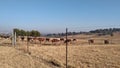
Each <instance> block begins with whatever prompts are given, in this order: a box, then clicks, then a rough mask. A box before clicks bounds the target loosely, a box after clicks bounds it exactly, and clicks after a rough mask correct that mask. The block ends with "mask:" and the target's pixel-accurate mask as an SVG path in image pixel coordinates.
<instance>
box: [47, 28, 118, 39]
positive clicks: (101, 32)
mask: <svg viewBox="0 0 120 68" xmlns="http://www.w3.org/2000/svg"><path fill="white" fill-rule="evenodd" d="M114 32H120V28H108V29H96V30H91V31H88V32H81V31H80V32H68V35H79V34H86V35H88V34H98V35H99V36H101V35H111V36H113V33H114ZM65 35H66V33H56V34H55V33H54V34H47V35H46V36H52V37H61V36H65Z"/></svg>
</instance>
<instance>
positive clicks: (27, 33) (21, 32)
mask: <svg viewBox="0 0 120 68" xmlns="http://www.w3.org/2000/svg"><path fill="white" fill-rule="evenodd" d="M13 31H14V33H15V32H16V36H34V37H37V36H40V35H41V34H40V32H39V31H37V30H31V31H25V30H23V29H17V28H15V29H13Z"/></svg>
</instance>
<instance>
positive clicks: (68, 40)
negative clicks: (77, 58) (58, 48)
mask: <svg viewBox="0 0 120 68" xmlns="http://www.w3.org/2000/svg"><path fill="white" fill-rule="evenodd" d="M71 41H72V40H71V39H67V40H65V41H64V43H67V42H68V43H69V42H71Z"/></svg>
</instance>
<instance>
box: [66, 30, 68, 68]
mask: <svg viewBox="0 0 120 68" xmlns="http://www.w3.org/2000/svg"><path fill="white" fill-rule="evenodd" d="M67 35H68V29H67V28H66V68H68V59H67V58H68V41H67V39H68V38H67Z"/></svg>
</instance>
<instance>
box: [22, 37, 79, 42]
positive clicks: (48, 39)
mask: <svg viewBox="0 0 120 68" xmlns="http://www.w3.org/2000/svg"><path fill="white" fill-rule="evenodd" d="M24 39H25V38H24V37H21V40H22V41H24ZM27 41H28V42H36V41H39V42H40V43H42V42H52V43H57V42H64V43H66V42H68V43H70V42H75V41H77V39H67V40H66V39H65V38H46V37H27Z"/></svg>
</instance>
